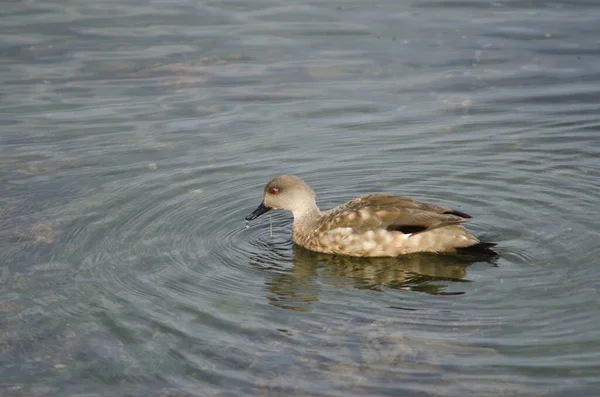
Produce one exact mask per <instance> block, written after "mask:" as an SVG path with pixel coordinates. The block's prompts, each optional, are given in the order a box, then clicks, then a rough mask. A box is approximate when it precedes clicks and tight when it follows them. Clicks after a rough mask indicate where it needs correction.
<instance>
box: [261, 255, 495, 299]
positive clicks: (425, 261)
mask: <svg viewBox="0 0 600 397" xmlns="http://www.w3.org/2000/svg"><path fill="white" fill-rule="evenodd" d="M293 253H294V259H293V261H292V263H293V266H292V268H291V269H289V268H288V269H285V270H284V269H282V268H281V266H280V265H279V266H278V265H276V264H272V265H273V266H268V267H269V268H270V269H271V270H272V271H273V272H274V274H273V275H272V276H271V278H270V279H269V280H267V286H268V290H269V292H270V294H269V296H268V299H269V301H270V302H271V304H273V305H275V306H279V307H282V308H286V309H292V310H300V311H308V310H310V304H311V302H315V301H317V300H318V296H319V292H320V290H321V289H322V288H323V286H335V287H341V288H348V287H352V288H361V289H372V290H383V289H385V288H395V289H404V290H411V291H418V292H425V293H428V294H433V295H460V294H463V293H464V292H460V291H458V292H457V291H453V292H444V289H445V288H446V287H447V286H448V284H449V283H450V282H451V283H461V282H470V280H467V279H466V278H465V277H466V276H467V268H468V267H469V266H471V265H472V264H473V263H476V262H482V261H483V262H489V263H493V262H494V260H493V258H492V259H490V258H477V257H469V256H460V255H450V254H446V255H441V254H428V253H420V254H411V255H404V256H399V257H394V258H357V257H349V256H339V255H328V254H321V253H317V252H313V251H309V250H306V249H304V248H302V247H300V246H297V245H294V246H293ZM253 261H254V262H255V263H260V264H261V266H262V267H264V266H265V264H266V265H268V262H269V259H268V258H267V257H263V258H257V257H255V258H253Z"/></svg>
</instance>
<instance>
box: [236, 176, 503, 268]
mask: <svg viewBox="0 0 600 397" xmlns="http://www.w3.org/2000/svg"><path fill="white" fill-rule="evenodd" d="M263 193H264V194H263V200H262V202H261V203H260V205H259V206H258V208H256V210H254V211H253V212H252V213H251V214H250V215H248V216H247V217H246V221H247V222H250V221H253V220H254V219H256V218H258V217H259V216H261V215H263V214H265V213H267V212H268V211H270V210H272V209H283V210H287V211H291V212H292V214H293V216H294V221H293V225H292V240H293V241H294V243H295V244H297V245H299V246H301V247H303V248H306V249H308V250H310V251H315V252H321V253H325V254H336V255H346V256H354V257H396V256H400V255H406V254H413V253H419V252H432V253H458V254H475V255H479V254H484V255H486V256H495V255H497V254H496V252H495V251H493V250H491V247H493V246H495V245H496V244H494V243H487V242H481V241H480V240H479V239H478V238H477V237H475V236H474V235H473V234H471V233H470V232H469V231H468V230H467V229H465V227H464V226H463V225H462V224H463V223H465V222H468V221H469V219H471V216H470V215H469V214H466V213H464V212H461V211H457V210H454V209H451V208H448V207H444V206H441V205H436V204H430V203H423V202H419V201H416V200H413V199H411V198H408V197H404V196H398V195H395V194H389V193H375V194H369V195H366V196H361V197H357V198H355V199H353V200H350V201H348V202H346V203H344V204H341V205H339V206H337V207H335V208H332V209H329V210H326V211H321V210H320V209H319V207H318V206H317V203H316V194H315V192H314V191H313V189H312V188H311V187H310V186H309V185H308V184H307V183H306V182H304V181H303V180H302V179H300V178H299V177H298V176H296V175H291V174H285V175H279V176H276V177H275V178H273V179H271V180H270V181H269V182H268V183H267V184H266V186H265V188H264V192H263Z"/></svg>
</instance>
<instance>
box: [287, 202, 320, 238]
mask: <svg viewBox="0 0 600 397" xmlns="http://www.w3.org/2000/svg"><path fill="white" fill-rule="evenodd" d="M292 214H294V226H293V229H294V233H297V232H298V231H300V230H303V229H310V228H311V226H312V225H313V224H314V223H315V222H316V221H317V220H318V219H319V217H320V216H321V211H320V210H319V207H317V203H315V201H314V200H311V201H307V202H306V204H305V205H302V206H299V207H296V208H295V209H294V210H293V211H292Z"/></svg>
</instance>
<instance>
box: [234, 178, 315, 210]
mask: <svg viewBox="0 0 600 397" xmlns="http://www.w3.org/2000/svg"><path fill="white" fill-rule="evenodd" d="M271 209H284V210H288V211H292V212H293V213H294V217H299V216H302V215H303V214H304V213H306V212H309V211H312V210H314V209H316V210H317V211H318V208H316V203H315V192H313V190H312V189H311V188H310V186H308V184H307V183H306V182H304V181H303V180H302V179H300V178H298V177H297V176H296V175H279V176H276V177H275V178H273V179H271V180H270V181H269V183H267V185H266V186H265V190H264V198H263V201H262V203H260V205H259V206H258V208H257V209H255V210H254V212H252V213H251V214H250V215H248V216H247V217H246V220H247V221H251V220H253V219H256V218H258V217H259V216H261V215H262V214H264V213H266V212H268V211H269V210H271Z"/></svg>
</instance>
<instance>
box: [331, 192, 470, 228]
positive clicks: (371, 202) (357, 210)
mask: <svg viewBox="0 0 600 397" xmlns="http://www.w3.org/2000/svg"><path fill="white" fill-rule="evenodd" d="M470 217H471V216H470V215H468V214H465V213H464V212H460V211H456V210H453V209H451V208H448V207H444V206H441V205H436V204H429V203H421V202H419V201H416V200H413V199H410V198H408V197H403V196H396V195H393V194H371V195H368V196H363V197H359V198H356V199H354V200H351V201H349V202H347V203H345V204H343V205H341V206H339V207H337V208H334V209H332V210H330V211H327V212H326V213H325V214H324V216H323V223H322V224H321V225H322V227H326V228H328V229H335V228H345V227H349V228H353V229H355V230H357V231H360V230H365V231H366V230H374V229H379V228H383V229H387V230H390V231H399V232H402V233H419V232H423V231H426V230H431V229H435V228H438V227H443V226H448V225H457V224H459V223H463V222H468V218H470Z"/></svg>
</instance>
